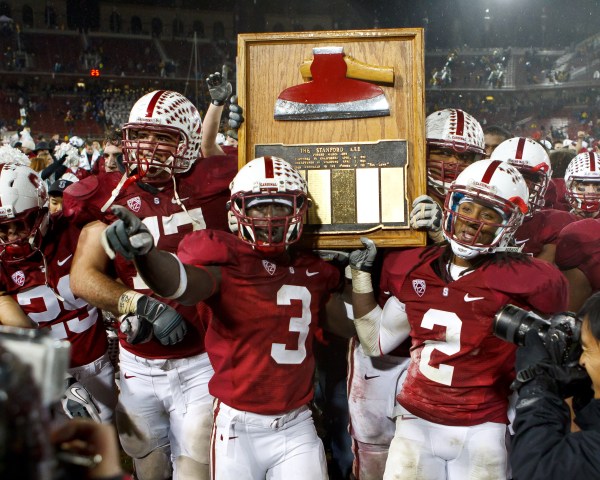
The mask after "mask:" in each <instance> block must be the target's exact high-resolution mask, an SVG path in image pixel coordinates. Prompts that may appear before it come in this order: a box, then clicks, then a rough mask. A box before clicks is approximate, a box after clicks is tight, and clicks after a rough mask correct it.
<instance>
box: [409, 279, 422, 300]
mask: <svg viewBox="0 0 600 480" xmlns="http://www.w3.org/2000/svg"><path fill="white" fill-rule="evenodd" d="M412 285H413V288H414V290H415V293H416V294H417V295H418V296H419V297H422V296H423V295H425V280H413V281H412Z"/></svg>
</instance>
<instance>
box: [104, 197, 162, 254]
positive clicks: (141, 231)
mask: <svg viewBox="0 0 600 480" xmlns="http://www.w3.org/2000/svg"><path fill="white" fill-rule="evenodd" d="M111 210H112V212H113V213H114V214H115V215H116V216H117V217H118V218H119V220H116V221H115V222H113V223H112V224H110V225H109V226H108V227H107V228H106V229H105V230H104V232H103V233H102V239H101V240H102V246H103V247H104V250H105V251H106V254H107V255H108V256H109V257H110V258H111V259H114V257H115V252H117V253H120V254H121V255H122V256H123V257H125V258H126V259H127V260H133V257H135V256H138V255H145V254H147V253H148V252H149V251H150V250H152V249H153V248H154V237H153V236H152V234H151V233H150V230H148V227H147V226H146V225H144V223H143V222H142V221H141V220H140V219H139V218H138V217H136V216H135V214H133V212H131V211H129V210H127V208H125V207H122V206H121V205H113V206H112V207H111Z"/></svg>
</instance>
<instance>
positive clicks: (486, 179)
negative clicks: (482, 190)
mask: <svg viewBox="0 0 600 480" xmlns="http://www.w3.org/2000/svg"><path fill="white" fill-rule="evenodd" d="M501 163H502V162H501V161H500V160H494V161H493V162H491V163H490V165H489V166H488V168H487V169H486V171H485V173H484V174H483V178H482V179H481V181H482V182H483V183H490V180H491V179H492V177H493V176H494V173H495V172H496V169H497V168H498V167H499V166H500V164H501Z"/></svg>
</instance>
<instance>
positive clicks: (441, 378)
mask: <svg viewBox="0 0 600 480" xmlns="http://www.w3.org/2000/svg"><path fill="white" fill-rule="evenodd" d="M443 248H444V247H442V248H434V249H433V250H431V251H430V252H429V253H430V254H432V256H430V257H428V259H427V260H426V261H425V262H424V263H422V264H419V262H420V261H421V258H420V254H421V253H422V252H423V250H424V249H423V248H418V249H411V250H404V251H398V252H392V253H391V254H390V255H389V256H388V257H387V259H386V262H385V263H384V266H383V269H384V277H385V278H387V279H388V285H387V287H389V289H390V290H391V293H392V294H393V295H394V296H395V297H397V298H398V299H399V300H400V301H401V302H403V303H404V304H405V305H406V312H407V315H408V320H409V323H410V327H411V332H410V336H411V338H412V346H411V363H410V367H409V369H408V375H407V378H406V381H405V383H404V385H403V387H402V391H401V393H400V395H398V401H399V402H400V404H401V405H402V406H403V407H405V408H406V409H407V410H408V411H410V412H411V413H413V414H415V415H418V416H419V417H421V418H424V419H425V420H428V421H431V422H435V423H439V424H443V425H462V426H469V425H478V424H481V423H484V422H500V423H502V422H507V416H506V412H507V407H508V396H509V395H510V389H509V386H510V383H511V381H512V380H513V376H514V373H513V369H514V353H515V349H516V347H515V346H514V345H512V344H510V343H507V342H505V341H503V340H501V339H499V338H497V337H496V336H494V334H493V331H492V328H493V320H494V315H495V314H496V312H498V310H500V309H501V308H502V307H504V306H505V305H507V304H509V303H512V304H514V305H517V306H520V307H522V308H526V309H528V310H530V309H533V310H536V311H538V312H540V313H542V314H551V313H555V312H559V311H564V310H565V309H566V307H567V282H566V280H565V278H564V277H563V275H562V274H561V273H560V271H559V270H558V269H557V268H556V267H555V266H554V265H552V264H550V263H548V262H545V261H542V260H537V259H535V258H533V259H531V261H530V262H519V261H511V262H510V264H492V265H488V266H487V267H480V268H478V269H476V270H474V271H472V272H471V273H469V274H466V275H463V276H462V277H460V278H459V279H458V280H455V281H451V282H449V283H446V282H445V281H444V280H442V279H441V278H440V276H438V274H437V273H436V271H435V270H434V263H435V262H436V261H437V258H438V257H439V256H440V255H441V253H442V252H443ZM417 264H419V265H418V266H417V267H415V265H417Z"/></svg>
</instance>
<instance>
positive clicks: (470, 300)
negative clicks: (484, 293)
mask: <svg viewBox="0 0 600 480" xmlns="http://www.w3.org/2000/svg"><path fill="white" fill-rule="evenodd" d="M484 298H485V297H470V296H469V294H468V293H465V302H474V301H476V300H483V299H484Z"/></svg>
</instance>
